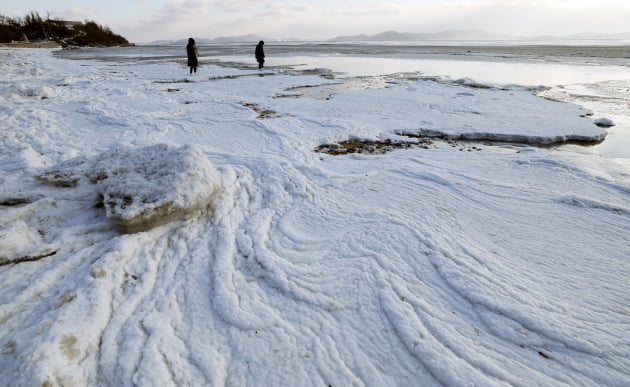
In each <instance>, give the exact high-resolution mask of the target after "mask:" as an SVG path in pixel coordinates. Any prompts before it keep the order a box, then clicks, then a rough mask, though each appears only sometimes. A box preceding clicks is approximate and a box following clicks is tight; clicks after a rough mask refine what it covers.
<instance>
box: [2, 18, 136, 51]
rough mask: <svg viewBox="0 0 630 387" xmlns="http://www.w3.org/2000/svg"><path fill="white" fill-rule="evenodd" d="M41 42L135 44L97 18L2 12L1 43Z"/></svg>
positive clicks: (69, 44)
mask: <svg viewBox="0 0 630 387" xmlns="http://www.w3.org/2000/svg"><path fill="white" fill-rule="evenodd" d="M41 42H55V43H57V44H58V45H60V46H62V47H70V46H94V47H110V46H129V45H132V44H131V43H129V41H127V39H125V38H123V37H122V36H120V35H117V34H115V33H113V32H112V30H111V29H109V27H107V26H102V25H99V24H97V23H96V22H94V21H84V22H79V21H68V20H59V19H51V18H50V17H47V18H45V19H44V18H42V17H41V16H40V15H39V14H38V13H37V12H31V13H29V14H28V15H26V16H25V17H23V18H16V19H13V18H10V17H7V16H4V15H0V43H9V44H21V45H26V44H29V43H38V44H41ZM38 46H39V45H38Z"/></svg>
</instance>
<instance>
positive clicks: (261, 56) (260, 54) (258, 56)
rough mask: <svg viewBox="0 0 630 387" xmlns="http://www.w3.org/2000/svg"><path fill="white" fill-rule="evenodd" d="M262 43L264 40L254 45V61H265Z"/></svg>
mask: <svg viewBox="0 0 630 387" xmlns="http://www.w3.org/2000/svg"><path fill="white" fill-rule="evenodd" d="M263 44H265V42H263V41H262V40H261V41H260V42H259V43H258V45H257V46H256V54H255V55H256V61H258V62H264V61H265V51H263Z"/></svg>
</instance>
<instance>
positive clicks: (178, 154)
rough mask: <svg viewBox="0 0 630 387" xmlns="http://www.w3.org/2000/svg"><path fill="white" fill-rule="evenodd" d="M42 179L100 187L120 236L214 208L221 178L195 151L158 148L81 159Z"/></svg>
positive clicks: (64, 184)
mask: <svg viewBox="0 0 630 387" xmlns="http://www.w3.org/2000/svg"><path fill="white" fill-rule="evenodd" d="M37 177H38V178H39V179H40V180H42V181H44V182H47V183H50V184H53V185H57V186H62V187H72V186H76V185H78V184H79V183H80V181H81V180H87V181H89V183H91V184H93V185H94V186H95V187H96V191H97V193H98V194H99V195H100V197H101V198H102V203H103V205H104V207H105V211H106V214H107V217H108V218H109V220H110V221H111V222H112V223H113V224H114V226H116V228H117V229H119V230H120V231H122V232H125V233H134V232H140V231H146V230H149V229H152V228H154V227H156V226H160V225H163V224H166V223H169V222H172V221H174V220H183V219H188V218H191V217H194V216H196V215H198V214H199V213H201V212H203V211H205V210H207V209H209V208H211V207H212V200H213V198H214V197H215V195H216V194H217V193H218V192H219V190H220V189H221V186H222V185H221V175H220V174H219V172H217V170H216V169H215V168H214V167H213V166H212V164H211V163H210V161H209V160H208V158H207V157H206V156H205V155H204V154H203V152H201V151H200V150H199V149H198V148H197V147H195V146H190V145H188V146H182V147H174V146H170V145H167V144H158V145H153V146H148V147H145V148H135V149H134V148H127V147H124V148H118V149H114V150H110V151H107V152H105V153H102V154H100V155H98V156H96V157H94V158H91V159H88V158H85V157H78V158H74V159H70V160H68V161H65V162H63V163H61V164H58V165H55V166H53V167H51V168H48V169H46V170H44V171H43V172H42V173H40V174H39V175H38V176H37Z"/></svg>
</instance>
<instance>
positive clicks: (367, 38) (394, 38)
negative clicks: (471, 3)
mask: <svg viewBox="0 0 630 387" xmlns="http://www.w3.org/2000/svg"><path fill="white" fill-rule="evenodd" d="M567 39H593V40H597V39H611V40H615V39H618V40H630V32H624V33H617V34H602V33H596V32H583V33H580V34H574V35H568V36H551V35H550V36H513V35H503V34H493V33H490V32H485V31H480V30H446V31H440V32H435V33H409V32H397V31H385V32H381V33H379V34H376V35H365V34H360V35H350V36H338V37H335V38H332V39H328V40H327V41H328V42H386V41H387V42H405V41H422V40H567Z"/></svg>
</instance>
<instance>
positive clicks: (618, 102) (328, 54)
mask: <svg viewBox="0 0 630 387" xmlns="http://www.w3.org/2000/svg"><path fill="white" fill-rule="evenodd" d="M441 43H442V44H439V45H438V44H436V43H435V42H432V43H428V42H416V43H406V44H400V43H382V42H381V43H378V44H377V43H362V42H361V43H334V44H333V43H318V42H313V43H291V44H286V43H282V44H281V43H268V44H266V45H265V52H266V54H267V58H266V63H265V65H266V67H267V68H269V69H272V70H273V69H277V70H287V69H291V70H296V71H308V70H313V69H321V70H323V69H326V71H321V72H324V73H329V74H332V75H333V76H334V77H335V78H336V79H338V80H340V81H341V82H344V81H347V80H348V79H360V78H369V77H380V76H386V75H392V74H399V75H401V76H399V77H398V78H403V79H404V77H405V75H408V76H409V77H410V78H413V79H417V78H418V76H422V77H440V78H443V79H445V80H457V79H462V78H465V79H469V80H471V81H473V82H476V83H479V84H485V85H489V86H496V87H507V86H510V87H514V86H522V87H527V88H532V90H533V92H535V93H538V94H539V95H541V96H542V97H545V98H551V99H555V100H560V101H565V102H571V103H576V104H578V105H581V106H584V107H585V108H587V109H590V110H591V111H593V114H594V117H595V118H599V117H605V118H610V119H612V120H613V121H614V123H615V126H614V127H612V128H609V129H608V136H607V138H606V140H605V141H603V142H602V143H601V144H598V145H595V146H591V147H577V146H571V145H569V146H564V147H561V148H559V149H568V150H571V151H577V152H587V153H595V154H599V155H601V156H604V157H609V158H620V159H626V160H627V159H630V44H628V43H630V42H618V41H588V42H584V41H567V42H562V44H558V42H548V43H545V42H446V43H445V42H441ZM199 51H200V64H201V66H203V65H204V64H216V65H223V66H237V67H239V68H252V69H254V68H256V67H257V64H256V62H255V59H254V55H253V51H254V46H253V45H247V44H233V45H202V46H200V47H199ZM56 54H57V55H59V56H61V57H65V58H74V59H84V60H87V59H96V60H106V61H117V62H126V63H131V62H144V63H146V62H153V63H160V62H171V63H172V62H178V63H182V66H185V47H183V46H136V47H120V48H107V49H93V48H92V49H77V50H62V51H58V52H57V53H56ZM200 72H201V74H203V70H202V69H201V70H200ZM354 84H355V85H356V82H354ZM367 84H370V83H369V82H366V85H367ZM366 87H367V86H366Z"/></svg>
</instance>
